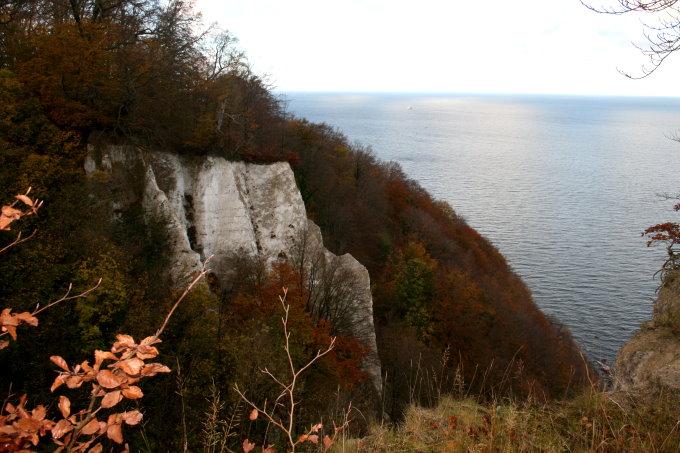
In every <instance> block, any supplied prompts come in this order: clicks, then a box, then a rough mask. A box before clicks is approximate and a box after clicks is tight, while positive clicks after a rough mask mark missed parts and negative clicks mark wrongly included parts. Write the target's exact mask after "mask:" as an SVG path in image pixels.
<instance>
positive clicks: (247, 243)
mask: <svg viewBox="0 0 680 453" xmlns="http://www.w3.org/2000/svg"><path fill="white" fill-rule="evenodd" d="M85 170H86V172H87V174H88V175H90V176H92V177H94V176H95V175H97V174H101V173H103V174H105V175H107V177H110V178H112V179H115V180H118V182H119V184H118V187H121V189H120V190H119V191H118V192H117V193H116V194H114V202H116V203H119V204H120V205H121V206H123V205H125V204H129V203H131V202H134V201H137V200H139V199H140V198H141V202H142V206H143V207H144V209H145V211H146V213H147V215H149V216H153V217H155V218H158V219H161V220H163V222H164V224H165V225H167V233H168V237H169V243H170V244H169V245H170V248H171V250H170V251H169V252H170V253H169V255H170V261H171V264H170V269H169V270H168V272H169V274H170V277H171V278H172V280H173V282H174V283H175V284H176V285H177V286H181V285H182V284H183V283H184V282H185V281H186V278H187V277H188V276H189V275H190V274H191V273H192V272H195V271H197V270H199V269H200V268H201V267H202V265H203V262H204V261H205V260H206V258H207V257H210V256H213V258H212V260H213V261H211V266H210V267H211V268H212V270H213V271H214V273H215V275H216V276H217V278H218V279H223V280H225V281H226V280H228V279H229V278H230V275H231V273H230V263H233V259H234V258H235V257H238V256H243V255H244V254H247V255H250V256H254V257H258V258H260V259H261V260H262V261H263V262H264V263H266V264H267V265H268V266H271V264H272V263H274V262H276V261H279V260H287V261H289V262H291V263H298V264H299V263H302V265H303V266H304V269H306V271H305V273H306V275H307V278H308V284H309V287H310V290H311V291H312V292H313V296H314V297H317V296H318V297H319V298H320V299H321V298H322V297H323V291H324V290H325V288H326V287H327V286H328V285H329V282H335V283H338V282H341V283H342V289H343V294H341V295H340V296H337V294H335V297H336V298H338V300H341V302H340V303H339V304H338V305H342V306H338V307H334V309H335V310H336V311H338V310H347V311H348V312H347V313H348V316H347V317H348V319H351V323H350V324H351V326H352V327H351V331H352V333H353V334H354V335H355V336H357V337H358V338H360V339H361V340H362V341H363V342H364V344H365V345H366V346H367V347H369V348H370V349H371V350H373V351H376V349H377V346H376V341H375V329H374V327H373V302H372V297H371V289H370V279H369V275H368V271H367V270H366V268H365V267H364V266H362V265H361V264H360V263H359V262H358V261H357V260H355V259H354V258H353V257H352V256H351V255H349V254H346V255H343V256H341V257H338V256H335V255H334V254H332V253H331V252H329V251H328V250H326V249H325V247H324V246H323V240H322V238H321V232H320V230H319V228H318V227H317V226H316V225H315V224H314V223H313V222H311V221H309V220H308V219H307V214H306V210H305V206H304V203H303V201H302V196H301V194H300V191H299V190H298V188H297V185H296V183H295V177H294V175H293V171H292V170H291V168H290V166H289V165H288V163H285V162H279V163H274V164H268V165H257V164H250V163H243V162H230V161H227V160H225V159H224V158H221V157H214V156H208V157H203V158H196V157H182V156H178V155H177V154H174V153H169V152H162V151H143V150H141V149H139V148H136V147H132V146H127V147H126V146H113V145H90V146H89V148H88V155H87V158H86V161H85ZM364 369H365V370H366V371H367V373H368V374H369V375H370V376H371V380H372V382H373V384H374V386H375V387H376V389H378V391H380V388H381V380H380V363H379V359H378V356H377V354H376V353H373V354H372V355H370V356H369V357H368V358H367V360H366V361H365V363H364Z"/></svg>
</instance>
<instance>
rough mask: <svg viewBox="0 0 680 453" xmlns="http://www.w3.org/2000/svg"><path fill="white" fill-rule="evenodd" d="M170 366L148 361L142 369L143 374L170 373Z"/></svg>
mask: <svg viewBox="0 0 680 453" xmlns="http://www.w3.org/2000/svg"><path fill="white" fill-rule="evenodd" d="M169 372H170V368H168V367H166V366H165V365H163V364H162V363H147V364H146V365H144V368H143V369H142V376H155V375H156V374H158V373H169Z"/></svg>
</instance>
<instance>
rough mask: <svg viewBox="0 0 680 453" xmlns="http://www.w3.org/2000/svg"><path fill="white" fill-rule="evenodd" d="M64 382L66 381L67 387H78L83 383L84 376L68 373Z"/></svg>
mask: <svg viewBox="0 0 680 453" xmlns="http://www.w3.org/2000/svg"><path fill="white" fill-rule="evenodd" d="M64 382H66V387H68V388H70V389H77V388H78V387H80V386H81V385H83V377H82V376H78V375H66V377H65V378H64Z"/></svg>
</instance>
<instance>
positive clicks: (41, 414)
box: [31, 404, 47, 420]
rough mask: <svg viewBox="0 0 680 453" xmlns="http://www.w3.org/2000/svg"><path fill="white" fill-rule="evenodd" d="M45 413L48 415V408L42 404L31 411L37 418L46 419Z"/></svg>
mask: <svg viewBox="0 0 680 453" xmlns="http://www.w3.org/2000/svg"><path fill="white" fill-rule="evenodd" d="M45 415H47V409H45V406H43V405H42V404H41V405H40V406H37V407H36V408H35V409H33V410H32V411H31V416H32V417H33V418H35V419H36V420H44V419H45Z"/></svg>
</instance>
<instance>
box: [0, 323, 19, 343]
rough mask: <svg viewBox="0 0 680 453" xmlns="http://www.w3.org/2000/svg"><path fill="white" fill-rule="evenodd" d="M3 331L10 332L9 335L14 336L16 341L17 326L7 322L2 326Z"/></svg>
mask: <svg viewBox="0 0 680 453" xmlns="http://www.w3.org/2000/svg"><path fill="white" fill-rule="evenodd" d="M2 331H3V332H8V333H9V335H10V336H11V337H12V339H13V340H14V341H16V339H17V328H16V327H14V326H8V325H7V324H5V325H4V326H2Z"/></svg>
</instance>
